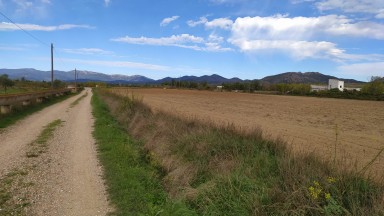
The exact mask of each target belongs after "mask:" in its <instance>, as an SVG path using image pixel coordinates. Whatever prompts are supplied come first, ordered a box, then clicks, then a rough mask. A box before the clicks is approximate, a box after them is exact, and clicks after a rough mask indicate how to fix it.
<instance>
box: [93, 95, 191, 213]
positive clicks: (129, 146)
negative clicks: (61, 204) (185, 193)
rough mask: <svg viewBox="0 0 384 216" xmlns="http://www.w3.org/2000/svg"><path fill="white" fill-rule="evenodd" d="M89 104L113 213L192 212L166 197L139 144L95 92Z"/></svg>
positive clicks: (156, 174) (154, 170)
mask: <svg viewBox="0 0 384 216" xmlns="http://www.w3.org/2000/svg"><path fill="white" fill-rule="evenodd" d="M92 105H93V114H94V117H95V119H96V120H95V129H94V137H95V139H96V141H97V146H98V155H99V158H100V160H101V163H102V164H103V166H104V172H105V174H104V176H105V179H106V182H107V188H108V189H107V190H108V193H109V196H110V200H111V202H112V204H113V206H114V207H115V209H116V211H115V212H114V213H113V214H112V215H195V214H194V212H193V211H190V210H188V209H187V208H186V207H185V205H184V204H182V203H180V202H177V201H172V200H170V199H168V198H167V194H166V192H165V191H164V189H163V187H162V184H161V181H160V180H159V179H160V172H159V170H157V169H156V168H154V167H152V166H151V165H150V163H149V161H148V159H147V158H148V157H147V155H146V153H145V151H144V150H143V148H142V145H141V143H140V142H137V141H134V140H133V139H132V138H130V137H129V136H128V135H127V133H126V132H125V131H124V129H123V128H122V127H121V126H119V123H118V122H117V121H116V120H114V118H113V117H112V116H111V115H110V113H109V110H108V108H107V107H106V105H105V104H104V103H103V102H102V101H101V100H100V99H99V98H98V97H97V95H95V96H94V97H93V98H92Z"/></svg>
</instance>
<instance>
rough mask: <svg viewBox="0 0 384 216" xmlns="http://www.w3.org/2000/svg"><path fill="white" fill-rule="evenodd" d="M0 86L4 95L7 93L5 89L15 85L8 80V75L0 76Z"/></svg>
mask: <svg viewBox="0 0 384 216" xmlns="http://www.w3.org/2000/svg"><path fill="white" fill-rule="evenodd" d="M0 85H1V86H2V87H3V88H4V93H7V88H8V87H11V86H13V85H15V83H14V82H13V81H12V80H11V79H9V78H8V74H3V75H1V76H0Z"/></svg>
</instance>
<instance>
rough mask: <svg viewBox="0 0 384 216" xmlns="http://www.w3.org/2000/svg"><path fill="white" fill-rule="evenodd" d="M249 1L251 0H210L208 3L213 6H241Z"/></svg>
mask: <svg viewBox="0 0 384 216" xmlns="http://www.w3.org/2000/svg"><path fill="white" fill-rule="evenodd" d="M250 1H252V0H210V2H212V3H215V4H241V3H246V2H250Z"/></svg>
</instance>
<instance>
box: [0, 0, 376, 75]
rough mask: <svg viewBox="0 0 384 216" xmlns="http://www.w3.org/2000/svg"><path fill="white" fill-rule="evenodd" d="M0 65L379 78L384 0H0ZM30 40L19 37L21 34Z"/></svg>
mask: <svg viewBox="0 0 384 216" xmlns="http://www.w3.org/2000/svg"><path fill="white" fill-rule="evenodd" d="M0 11H1V12H2V13H3V14H4V15H6V16H7V17H8V18H10V19H11V20H12V21H13V22H14V23H16V24H17V26H16V25H14V24H12V23H11V21H9V20H8V19H7V18H5V17H4V16H2V15H0V68H36V69H39V70H47V71H48V70H50V43H53V44H54V47H55V52H54V56H55V69H56V70H64V71H69V70H73V69H75V68H77V69H79V70H89V71H96V72H103V73H107V74H124V75H144V76H147V77H149V78H154V79H159V78H163V77H167V76H171V77H179V76H183V75H196V76H201V75H210V74H219V75H222V76H224V77H227V78H230V77H239V78H243V79H259V78H263V77H265V76H268V75H274V74H278V73H282V72H287V71H301V72H306V71H318V72H321V73H324V74H329V75H334V76H337V77H343V78H354V79H358V80H362V81H368V80H369V78H370V77H371V76H384V43H383V42H384V0H320V1H315V0H162V1H154V0H71V1H68V0H0ZM19 27H20V28H22V29H24V30H25V31H27V32H28V33H29V34H30V35H32V36H30V35H29V34H27V33H25V32H24V31H22V30H21V29H20V28H19Z"/></svg>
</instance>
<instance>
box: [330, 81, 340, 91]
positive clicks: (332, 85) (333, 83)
mask: <svg viewBox="0 0 384 216" xmlns="http://www.w3.org/2000/svg"><path fill="white" fill-rule="evenodd" d="M331 89H339V90H340V91H344V81H341V80H337V79H329V80H328V90H331Z"/></svg>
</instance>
